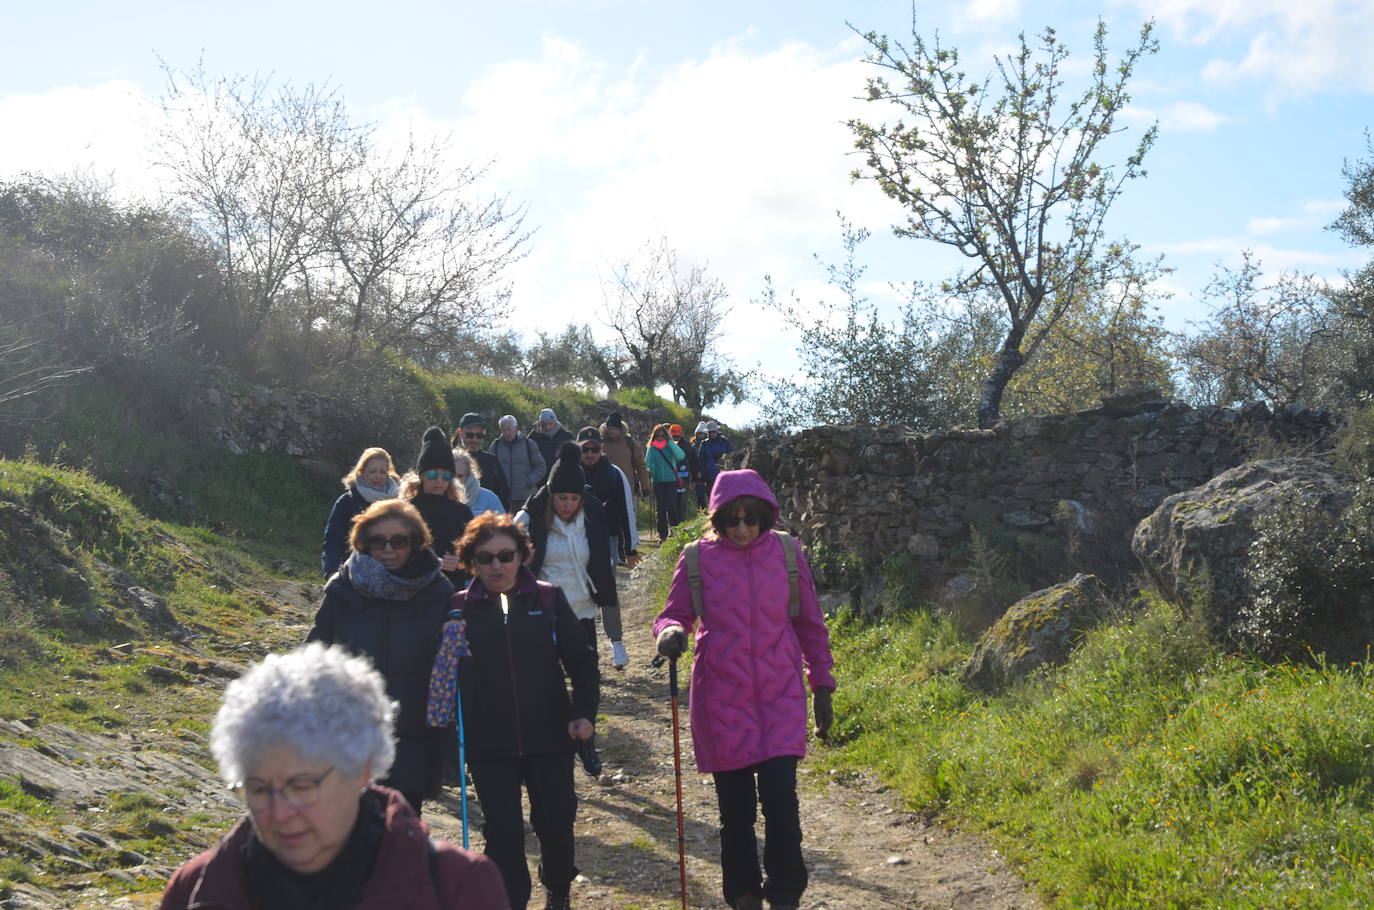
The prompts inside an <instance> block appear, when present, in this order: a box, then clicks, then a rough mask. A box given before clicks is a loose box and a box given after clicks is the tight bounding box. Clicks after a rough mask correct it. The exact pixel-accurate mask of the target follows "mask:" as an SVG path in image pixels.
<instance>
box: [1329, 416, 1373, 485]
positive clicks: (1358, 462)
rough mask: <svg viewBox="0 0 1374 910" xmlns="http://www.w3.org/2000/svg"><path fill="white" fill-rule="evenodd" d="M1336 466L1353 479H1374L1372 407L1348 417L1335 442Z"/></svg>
mask: <svg viewBox="0 0 1374 910" xmlns="http://www.w3.org/2000/svg"><path fill="white" fill-rule="evenodd" d="M1336 466H1337V467H1338V468H1340V469H1341V470H1343V471H1346V472H1348V473H1350V474H1352V475H1354V476H1355V477H1374V405H1369V406H1367V407H1365V408H1362V409H1361V410H1358V411H1356V412H1354V413H1353V414H1351V415H1350V418H1349V422H1348V423H1347V424H1346V425H1345V428H1344V429H1343V430H1342V431H1341V433H1340V436H1339V438H1338V439H1337V440H1336Z"/></svg>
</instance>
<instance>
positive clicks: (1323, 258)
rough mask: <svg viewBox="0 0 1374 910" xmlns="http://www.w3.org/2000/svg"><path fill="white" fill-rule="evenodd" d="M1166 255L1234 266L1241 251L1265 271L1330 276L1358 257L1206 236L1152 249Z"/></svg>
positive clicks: (1238, 260)
mask: <svg viewBox="0 0 1374 910" xmlns="http://www.w3.org/2000/svg"><path fill="white" fill-rule="evenodd" d="M1152 249H1153V250H1154V251H1158V252H1161V253H1165V254H1166V255H1170V256H1173V255H1180V256H1212V257H1213V258H1214V259H1216V260H1217V261H1219V262H1222V263H1224V264H1226V265H1228V266H1234V265H1237V264H1239V263H1240V262H1241V251H1242V250H1250V251H1251V252H1252V253H1254V257H1255V259H1256V260H1258V261H1259V262H1261V263H1263V265H1264V268H1265V270H1266V271H1285V270H1289V269H1295V270H1300V271H1308V272H1311V271H1316V272H1320V273H1323V274H1332V275H1334V274H1335V273H1336V272H1337V271H1338V270H1340V269H1342V268H1350V267H1353V266H1355V265H1358V264H1359V263H1360V261H1361V257H1359V256H1357V255H1355V254H1354V253H1353V252H1344V253H1323V252H1320V251H1317V250H1301V249H1292V248H1286V247H1280V246H1274V245H1271V244H1265V243H1256V242H1255V239H1254V238H1253V237H1248V236H1247V237H1209V238H1206V239H1203V240H1186V241H1181V242H1179V243H1163V244H1159V245H1157V246H1155V247H1153V248H1152Z"/></svg>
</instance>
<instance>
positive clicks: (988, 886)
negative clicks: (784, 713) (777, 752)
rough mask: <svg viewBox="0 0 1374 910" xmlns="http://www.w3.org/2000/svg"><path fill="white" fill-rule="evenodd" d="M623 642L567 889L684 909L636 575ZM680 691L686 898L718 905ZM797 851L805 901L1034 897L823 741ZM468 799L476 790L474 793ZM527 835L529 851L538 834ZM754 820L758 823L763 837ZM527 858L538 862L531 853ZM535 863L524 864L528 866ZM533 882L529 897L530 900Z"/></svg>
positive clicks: (936, 903) (660, 713) (866, 905)
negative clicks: (577, 872) (625, 662)
mask: <svg viewBox="0 0 1374 910" xmlns="http://www.w3.org/2000/svg"><path fill="white" fill-rule="evenodd" d="M619 580H620V582H621V584H622V603H623V604H624V614H625V617H624V618H625V628H626V630H627V631H626V646H627V647H628V648H629V650H630V657H631V663H630V667H629V668H628V669H627V670H625V671H624V672H621V673H617V672H616V671H615V670H613V669H611V668H610V654H609V651H610V649H609V646H607V644H606V643H605V642H604V641H602V642H601V643H600V645H601V651H602V655H601V658H602V666H603V668H605V671H604V672H605V675H604V676H603V686H602V701H601V723H600V726H599V728H598V737H597V739H598V742H599V743H600V746H601V757H602V761H603V764H604V771H603V774H602V776H601V778H600V779H599V780H593V779H592V778H590V777H588V776H586V775H585V774H584V773H583V772H582V770H581V768H580V767H579V768H578V769H577V771H576V779H577V789H578V797H579V799H580V800H581V804H580V806H579V808H578V816H577V858H578V865H579V867H580V868H581V870H582V877H581V878H580V879H579V880H578V882H577V883H576V885H575V886H574V889H573V905H574V906H575V907H578V908H579V910H612V908H615V910H625V908H630V907H638V908H670V907H677V906H679V896H678V868H677V826H676V811H675V797H674V787H673V736H672V723H671V716H672V715H671V707H670V701H669V698H668V668H667V667H666V666H664V667H653V666H651V665H650V658H652V657H653V650H652V645H653V643H652V641H651V639H650V637H649V631H648V630H649V625H650V622H651V621H652V618H653V616H654V614H655V613H656V612H657V607H656V606H654V605H650V604H649V603H648V602H647V597H646V595H645V583H644V579H643V577H642V575H641V574H640V573H636V574H635V575H633V576H631V575H627V574H625V573H623V572H622V574H621V577H620V579H619ZM681 682H682V683H683V696H682V698H681V699H680V702H681V704H680V714H681V717H682V723H683V728H682V741H683V756H682V767H683V806H684V810H685V812H684V814H685V818H686V824H685V832H686V855H687V881H688V904H689V906H691V907H693V908H720V907H724V906H725V904H724V901H723V899H722V897H721V893H720V868H719V863H718V856H717V850H718V842H717V838H716V827H715V826H716V817H717V816H716V803H715V791H714V789H713V787H712V785H711V779H710V777H709V776H703V775H700V774H698V773H697V772H696V770H695V765H694V763H693V761H692V752H691V735H690V731H689V730H688V728H687V705H686V687H685V683H686V680H685V679H684V680H682V681H681ZM798 789H799V790H800V797H801V817H802V826H803V830H804V832H805V842H804V845H803V849H804V851H805V854H806V860H807V865H808V866H809V867H810V870H811V884H810V886H809V887H808V889H807V891H806V894H805V895H804V897H803V899H802V906H803V907H805V908H827V910H878V908H899V907H900V908H941V910H944V908H959V910H1031V908H1039V907H1040V906H1041V904H1040V902H1039V901H1038V900H1037V899H1036V898H1035V897H1034V895H1032V894H1030V893H1029V892H1028V891H1027V890H1026V889H1025V888H1024V886H1023V885H1022V884H1021V883H1020V882H1019V881H1018V880H1017V879H1016V877H1015V876H1014V875H1013V874H1012V873H1011V871H1010V870H1009V869H1008V868H1007V866H1006V864H1005V863H1004V862H1002V861H1001V859H1000V858H999V857H998V856H997V855H996V854H995V853H994V852H992V851H990V850H989V849H988V848H987V847H986V846H984V845H981V844H979V843H977V842H976V841H974V840H972V839H971V838H967V837H964V836H961V835H958V834H954V833H951V832H949V831H947V830H944V829H941V828H938V827H933V826H926V825H924V824H923V823H922V822H921V821H920V820H919V819H918V818H917V817H915V816H914V815H913V814H912V813H909V812H905V811H903V810H902V809H901V808H900V806H899V805H898V803H897V801H896V800H895V799H893V798H892V796H891V794H889V793H888V792H885V788H884V787H882V786H881V785H880V784H878V783H877V782H876V781H875V780H873V779H870V778H868V777H865V776H857V777H856V776H853V775H846V774H839V773H834V772H832V769H831V766H830V765H829V764H827V762H826V757H825V754H824V750H823V749H822V751H820V752H819V753H816V752H813V754H812V755H811V756H809V757H808V758H807V759H806V761H805V762H804V763H803V764H802V766H801V780H800V783H799V787H798ZM469 796H471V794H469ZM469 812H470V813H471V816H472V817H471V818H470V821H471V825H470V829H471V838H472V845H473V847H474V848H477V849H480V844H481V834H480V827H481V826H480V816H479V815H478V813H477V809H476V805H475V801H472V802H470V803H469ZM458 813H459V801H458V799H457V793H456V791H454V792H450V793H448V794H447V795H446V796H445V798H444V799H443V800H441V801H440V802H439V803H437V804H434V805H433V808H432V809H431V808H430V807H429V806H427V807H426V810H425V816H426V818H427V819H428V820H429V822H430V825H431V826H432V827H433V828H434V829H435V830H436V831H437V832H438V833H440V834H442V835H444V836H447V837H449V838H450V839H452V840H454V841H455V842H456V841H458V840H459V838H460V832H461V824H460V822H459V820H458ZM527 837H528V844H529V845H530V848H531V849H533V848H534V845H535V844H536V841H535V840H534V837H533V834H529V833H528V826H527ZM761 838H762V829H761V826H760V839H761ZM531 860H532V863H533V861H534V856H533V854H532V855H531ZM532 868H533V866H532ZM539 899H540V892H539V889H538V886H537V884H536V889H535V899H534V900H533V901H532V903H531V905H532V906H538V905H539V904H538V901H539Z"/></svg>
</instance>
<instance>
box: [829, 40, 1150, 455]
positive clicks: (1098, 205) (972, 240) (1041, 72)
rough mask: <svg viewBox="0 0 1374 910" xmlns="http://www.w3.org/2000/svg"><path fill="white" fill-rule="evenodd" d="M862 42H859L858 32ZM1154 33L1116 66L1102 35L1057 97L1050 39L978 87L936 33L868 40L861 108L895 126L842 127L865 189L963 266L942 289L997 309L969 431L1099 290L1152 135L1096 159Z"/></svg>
mask: <svg viewBox="0 0 1374 910" xmlns="http://www.w3.org/2000/svg"><path fill="white" fill-rule="evenodd" d="M856 31H857V30H856ZM1152 31H1153V23H1147V24H1146V25H1145V26H1144V27H1143V28H1142V29H1141V31H1140V35H1139V39H1138V40H1137V42H1136V43H1135V45H1134V46H1132V47H1131V48H1130V49H1129V50H1128V51H1127V52H1126V53H1125V54H1124V55H1123V56H1122V57H1121V58H1120V59H1119V60H1118V61H1117V62H1116V63H1115V64H1114V65H1113V64H1112V63H1111V61H1110V60H1109V59H1108V54H1107V48H1106V29H1105V27H1104V26H1103V24H1102V23H1101V22H1100V21H1099V22H1098V26H1097V30H1096V33H1095V35H1094V40H1093V47H1094V57H1093V66H1092V70H1091V73H1090V75H1089V83H1088V85H1087V87H1086V88H1085V89H1084V90H1083V92H1082V94H1081V95H1078V96H1077V97H1073V98H1069V99H1065V98H1063V97H1062V96H1061V89H1062V88H1063V86H1064V77H1063V67H1064V63H1065V61H1066V59H1067V58H1068V55H1069V52H1068V49H1067V48H1066V47H1065V45H1064V44H1063V43H1062V42H1061V41H1060V40H1059V39H1058V37H1057V36H1056V35H1055V32H1054V30H1053V29H1050V28H1047V29H1046V30H1045V31H1044V33H1043V34H1042V35H1041V36H1040V39H1039V41H1038V43H1036V44H1035V45H1032V44H1031V43H1029V42H1027V40H1026V37H1025V35H1024V34H1022V35H1021V36H1020V38H1019V44H1020V46H1019V50H1018V51H1017V52H1016V53H1014V54H1012V55H1010V56H1007V57H998V58H996V72H995V73H993V74H990V75H988V76H986V77H985V78H983V79H982V80H981V81H974V80H970V79H968V78H967V76H966V75H965V73H964V72H963V71H962V70H961V69H960V68H959V53H958V51H957V50H956V49H954V48H947V47H943V46H942V45H941V44H940V42H939V37H938V35H937V36H936V37H935V39H934V40H932V41H929V42H928V41H926V40H925V39H924V38H923V37H922V36H921V35H920V34H919V33H918V32H917V31H916V25H915V21H914V17H913V22H912V36H911V43H910V45H909V46H907V45H904V44H901V43H898V42H895V41H892V40H890V39H889V38H888V37H887V36H885V35H879V34H877V33H876V32H863V33H861V36H862V37H863V39H864V40H865V41H866V42H868V46H869V50H868V53H867V54H866V56H865V60H866V61H867V62H869V63H871V64H873V65H874V66H875V67H877V68H878V69H879V73H878V74H877V75H875V76H873V77H871V78H870V79H869V80H868V91H867V95H866V97H867V99H868V100H869V101H872V102H881V103H885V104H887V105H890V106H891V109H895V110H894V113H895V114H896V116H897V118H898V119H895V120H890V121H875V122H868V121H864V120H859V119H854V120H850V121H849V124H848V125H849V128H850V130H851V131H852V132H853V133H854V137H855V146H856V147H857V148H858V149H859V150H860V151H861V152H862V153H863V156H864V165H863V166H862V167H861V168H859V169H857V170H855V171H854V173H853V176H854V178H855V179H856V180H863V179H867V180H873V181H875V182H876V183H877V184H878V186H879V188H880V189H881V190H882V191H883V192H884V193H886V194H887V195H888V196H890V197H891V198H893V199H895V200H897V201H898V202H900V203H901V204H902V205H903V206H905V207H906V209H907V210H908V214H907V217H906V221H905V222H904V223H901V224H898V225H895V226H894V228H893V230H894V231H895V232H896V233H897V234H898V235H899V236H905V237H914V238H917V239H924V240H933V241H935V242H936V243H941V244H944V245H946V246H950V247H952V248H954V249H956V250H958V251H959V252H960V253H962V254H963V255H964V256H966V257H968V258H969V259H970V260H972V262H973V265H972V266H971V267H970V268H968V269H966V270H962V271H960V272H959V273H958V274H957V275H955V276H954V277H953V278H952V279H951V280H950V281H949V282H948V290H949V291H950V292H951V293H953V294H955V295H957V296H963V297H967V296H976V295H979V294H981V293H991V294H994V295H995V296H996V297H998V298H999V299H1000V300H1001V303H1002V305H1003V306H1004V307H1005V310H1006V312H1005V317H1006V321H1005V324H1004V328H1005V334H1004V336H1003V339H1002V342H1001V345H1000V346H999V348H998V351H997V355H996V357H995V358H994V359H993V362H992V366H991V369H990V370H989V372H988V374H987V377H986V379H985V380H984V382H983V390H982V394H981V396H980V400H979V403H978V425H979V426H980V427H984V428H986V427H990V426H992V425H993V424H994V423H996V422H997V420H998V418H999V416H1000V412H1001V406H1002V396H1003V393H1004V391H1005V390H1006V387H1007V383H1008V382H1009V381H1010V380H1011V378H1012V377H1013V376H1014V375H1015V374H1016V372H1017V370H1019V369H1020V368H1021V367H1022V366H1024V365H1025V363H1026V362H1027V361H1028V360H1029V359H1030V358H1032V357H1034V356H1035V353H1036V351H1037V350H1038V349H1039V348H1040V347H1041V345H1042V344H1044V342H1045V340H1046V338H1048V337H1049V336H1050V335H1051V334H1053V333H1054V332H1055V331H1056V329H1057V327H1058V325H1059V323H1060V321H1061V319H1062V318H1063V316H1064V314H1065V313H1066V312H1067V311H1068V310H1069V309H1070V307H1071V306H1072V305H1073V302H1074V301H1075V299H1077V298H1078V297H1079V295H1080V294H1082V293H1084V292H1085V291H1086V290H1087V288H1088V286H1089V285H1090V284H1092V283H1094V282H1097V283H1100V282H1101V273H1100V272H1101V270H1100V267H1099V266H1100V263H1099V261H1098V259H1099V255H1098V251H1099V247H1100V246H1101V245H1102V244H1103V240H1104V234H1103V224H1104V221H1105V219H1106V215H1107V212H1108V210H1109V209H1110V208H1111V205H1112V203H1113V202H1114V201H1115V200H1116V198H1117V196H1118V195H1119V194H1120V193H1121V191H1122V188H1123V186H1124V184H1125V182H1126V181H1127V180H1130V179H1132V178H1135V177H1138V176H1143V175H1144V173H1145V172H1144V170H1143V169H1142V167H1141V162H1142V161H1143V159H1144V157H1145V154H1146V152H1147V151H1148V150H1149V148H1150V146H1151V145H1152V144H1153V142H1154V139H1155V136H1156V133H1157V129H1156V127H1153V126H1152V127H1150V128H1149V129H1147V130H1146V131H1145V132H1144V133H1143V134H1142V135H1141V136H1140V138H1139V140H1138V142H1137V143H1136V144H1135V147H1134V150H1133V151H1131V152H1130V153H1129V154H1128V155H1127V156H1126V158H1125V161H1124V163H1122V164H1120V165H1112V164H1104V163H1103V162H1102V161H1101V160H1100V158H1099V156H1100V155H1101V153H1103V152H1104V151H1105V145H1106V144H1109V140H1110V139H1111V138H1112V137H1113V136H1114V135H1116V134H1118V133H1120V132H1122V128H1120V127H1117V126H1116V119H1117V117H1118V115H1119V114H1120V113H1121V111H1122V109H1123V108H1124V107H1125V105H1126V103H1127V101H1128V100H1129V97H1130V96H1129V95H1128V94H1127V92H1126V84H1127V82H1128V81H1129V79H1130V77H1131V74H1132V72H1133V70H1134V69H1135V66H1136V63H1137V62H1138V61H1139V59H1140V57H1141V56H1142V55H1145V54H1150V53H1153V52H1154V51H1155V50H1156V49H1157V43H1156V42H1155V40H1154V39H1153V37H1152Z"/></svg>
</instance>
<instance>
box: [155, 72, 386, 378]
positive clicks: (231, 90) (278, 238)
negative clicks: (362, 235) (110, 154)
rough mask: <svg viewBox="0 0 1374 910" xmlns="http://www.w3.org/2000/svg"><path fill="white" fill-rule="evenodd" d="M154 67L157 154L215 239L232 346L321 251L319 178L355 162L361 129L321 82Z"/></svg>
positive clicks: (330, 178) (324, 185)
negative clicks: (299, 84) (279, 82)
mask: <svg viewBox="0 0 1374 910" xmlns="http://www.w3.org/2000/svg"><path fill="white" fill-rule="evenodd" d="M163 71H164V73H165V75H166V79H167V85H166V89H165V92H164V95H163V97H162V99H161V106H162V111H163V114H164V121H163V126H162V128H161V130H160V131H159V135H158V149H159V164H160V165H161V167H162V168H163V169H164V170H165V171H166V173H167V174H168V177H169V188H170V189H171V191H172V192H173V193H174V194H175V195H176V196H177V197H178V198H179V199H180V200H181V201H182V202H183V204H184V205H185V206H186V207H187V209H188V210H189V212H190V214H191V216H192V217H193V218H194V219H195V220H196V221H197V223H198V224H200V225H201V227H202V229H203V230H204V231H205V234H206V236H207V238H208V239H210V240H211V241H212V242H213V243H214V246H215V248H216V249H217V250H218V253H219V256H220V258H221V267H222V268H223V269H224V272H225V281H224V297H225V299H224V307H225V309H226V310H227V311H228V312H229V313H231V314H233V317H234V319H235V321H236V323H237V324H236V326H235V330H236V332H237V334H238V338H236V339H235V342H236V346H237V347H238V349H239V350H240V351H241V350H242V349H243V348H245V347H247V346H248V345H249V344H250V343H251V342H252V340H253V338H254V336H255V335H256V334H257V333H258V332H259V331H260V330H261V329H262V327H263V325H264V324H265V323H266V320H267V317H268V315H269V314H270V313H271V311H272V310H273V309H274V308H275V307H276V306H277V305H278V304H279V302H280V301H281V299H282V296H283V295H284V294H285V293H286V292H287V291H288V290H289V289H290V288H291V285H292V284H293V283H294V282H297V281H299V280H301V279H302V278H303V276H304V273H305V270H306V269H307V268H308V266H309V265H310V263H311V261H312V260H313V259H315V258H316V257H318V256H319V255H321V254H322V253H323V252H324V249H325V244H326V237H327V236H328V233H327V230H326V227H327V225H326V224H325V223H324V218H325V217H326V216H327V214H328V213H329V212H330V206H329V205H328V204H327V202H328V199H329V191H328V189H329V187H330V185H331V183H333V182H334V181H336V180H338V179H339V178H340V177H342V176H343V175H346V174H350V173H353V172H356V171H357V170H358V169H359V168H361V166H362V162H363V158H364V154H363V151H364V148H365V145H366V143H367V140H368V135H369V130H368V128H366V127H358V126H354V125H353V124H352V123H350V121H349V119H348V114H347V112H346V111H345V109H344V104H343V100H342V99H341V98H339V97H338V95H337V93H336V91H335V90H334V89H332V88H329V87H327V86H326V87H320V88H317V87H315V86H306V87H305V88H304V89H302V90H296V89H294V88H293V87H292V86H290V85H289V84H288V85H283V86H281V87H279V88H274V87H273V85H272V83H271V81H270V80H269V79H267V78H264V77H254V78H251V79H249V78H246V77H241V76H240V77H233V78H218V79H215V78H212V77H210V76H209V75H207V74H206V73H205V71H204V69H203V68H202V67H201V66H197V67H196V69H194V70H191V71H189V72H181V71H177V70H173V69H172V68H170V67H168V66H166V65H165V64H164V66H163Z"/></svg>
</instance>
